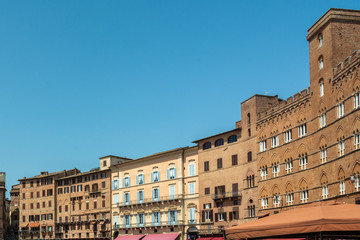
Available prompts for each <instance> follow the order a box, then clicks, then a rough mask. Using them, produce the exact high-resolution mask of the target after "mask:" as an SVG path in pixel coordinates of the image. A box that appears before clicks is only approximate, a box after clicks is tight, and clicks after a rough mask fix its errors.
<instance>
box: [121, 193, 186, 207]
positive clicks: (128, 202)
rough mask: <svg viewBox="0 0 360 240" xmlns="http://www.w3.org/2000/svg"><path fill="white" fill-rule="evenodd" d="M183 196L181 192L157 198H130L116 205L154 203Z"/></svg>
mask: <svg viewBox="0 0 360 240" xmlns="http://www.w3.org/2000/svg"><path fill="white" fill-rule="evenodd" d="M183 197H184V196H183V195H182V194H174V195H170V196H163V197H158V198H145V199H143V200H139V199H138V200H132V201H127V202H118V203H117V206H119V207H124V206H130V205H138V204H146V203H156V202H163V201H174V200H179V199H182V198H183Z"/></svg>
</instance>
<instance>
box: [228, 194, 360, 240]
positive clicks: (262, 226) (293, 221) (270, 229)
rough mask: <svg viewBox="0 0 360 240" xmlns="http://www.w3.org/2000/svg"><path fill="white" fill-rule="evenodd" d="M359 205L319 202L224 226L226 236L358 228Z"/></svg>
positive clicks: (237, 236)
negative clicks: (227, 226) (239, 223)
mask: <svg viewBox="0 0 360 240" xmlns="http://www.w3.org/2000/svg"><path fill="white" fill-rule="evenodd" d="M359 213H360V205H355V204H337V203H335V202H334V201H332V202H327V203H326V202H320V203H315V204H311V205H308V206H305V207H298V208H295V209H291V210H288V211H284V212H281V213H278V214H274V215H271V216H268V217H264V218H261V219H258V220H254V221H251V222H248V223H244V224H241V225H239V226H235V227H230V228H227V229H225V233H226V238H227V239H229V240H233V239H245V238H266V237H269V238H270V237H272V236H286V235H296V234H305V233H315V232H325V231H326V232H342V231H359V229H360V215H359Z"/></svg>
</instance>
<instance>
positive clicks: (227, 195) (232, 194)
mask: <svg viewBox="0 0 360 240" xmlns="http://www.w3.org/2000/svg"><path fill="white" fill-rule="evenodd" d="M240 197H241V192H240V191H238V192H227V193H217V194H213V195H211V198H212V199H213V200H220V199H226V198H240Z"/></svg>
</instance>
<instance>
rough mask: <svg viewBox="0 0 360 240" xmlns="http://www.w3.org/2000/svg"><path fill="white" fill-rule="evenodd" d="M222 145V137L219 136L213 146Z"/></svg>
mask: <svg viewBox="0 0 360 240" xmlns="http://www.w3.org/2000/svg"><path fill="white" fill-rule="evenodd" d="M221 145H224V139H222V138H220V139H218V140H216V141H215V147H218V146H221Z"/></svg>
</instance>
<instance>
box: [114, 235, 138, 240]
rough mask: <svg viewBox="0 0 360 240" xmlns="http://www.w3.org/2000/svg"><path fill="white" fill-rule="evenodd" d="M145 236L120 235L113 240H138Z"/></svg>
mask: <svg viewBox="0 0 360 240" xmlns="http://www.w3.org/2000/svg"><path fill="white" fill-rule="evenodd" d="M144 236H145V235H121V236H118V237H117V238H115V240H140V239H141V238H143V237H144Z"/></svg>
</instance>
